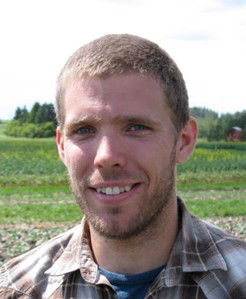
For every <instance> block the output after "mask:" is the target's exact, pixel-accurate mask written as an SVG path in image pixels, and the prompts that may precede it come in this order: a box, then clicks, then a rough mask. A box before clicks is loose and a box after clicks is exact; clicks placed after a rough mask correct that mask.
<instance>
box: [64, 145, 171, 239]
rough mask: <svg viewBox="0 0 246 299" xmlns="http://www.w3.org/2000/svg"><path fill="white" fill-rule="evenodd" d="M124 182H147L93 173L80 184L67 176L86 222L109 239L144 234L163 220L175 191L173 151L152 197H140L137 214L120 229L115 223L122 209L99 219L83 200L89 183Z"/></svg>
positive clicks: (135, 177)
mask: <svg viewBox="0 0 246 299" xmlns="http://www.w3.org/2000/svg"><path fill="white" fill-rule="evenodd" d="M124 178H128V179H133V181H136V180H140V181H141V180H143V179H146V177H145V176H144V177H143V176H142V175H139V174H135V175H133V174H132V173H129V172H127V171H123V170H117V171H112V172H110V173H103V172H101V173H100V174H99V173H97V174H95V173H94V174H91V175H88V176H84V177H83V178H82V180H81V177H80V179H79V178H77V177H76V175H75V174H73V173H70V174H69V179H70V185H71V188H72V191H73V194H74V196H75V199H76V202H77V203H78V205H79V207H80V209H81V211H82V212H83V213H84V215H85V218H86V220H87V222H88V223H89V224H90V225H91V226H92V228H93V229H94V230H95V231H96V232H97V233H99V234H100V235H101V236H104V237H106V238H109V239H115V240H127V239H130V238H132V237H135V236H137V235H140V234H141V233H144V232H146V231H147V230H148V228H150V227H151V226H152V227H153V226H154V225H155V223H156V224H157V225H158V220H159V219H160V218H161V217H163V214H164V217H165V212H166V211H167V207H168V205H169V203H170V201H171V198H172V195H173V191H174V187H175V151H174V150H173V151H172V153H171V156H170V160H169V164H168V167H167V168H165V169H163V171H162V173H161V174H160V178H159V181H158V183H157V184H156V186H155V188H154V190H153V191H152V192H151V193H148V194H147V193H146V194H144V195H143V197H142V199H141V202H139V204H138V207H137V213H136V214H135V215H134V216H133V217H131V219H130V220H129V221H128V222H127V223H125V225H124V227H122V223H121V222H120V221H119V220H117V215H120V213H121V208H120V207H108V208H107V209H108V210H107V212H108V215H111V216H112V217H110V216H108V217H107V218H105V217H101V216H100V214H98V213H96V212H95V210H94V209H93V208H92V207H91V205H90V202H89V200H88V199H87V196H86V189H87V186H88V185H90V183H91V182H92V181H97V182H98V181H99V180H100V181H104V182H107V181H110V180H113V181H117V180H119V181H120V180H121V179H124Z"/></svg>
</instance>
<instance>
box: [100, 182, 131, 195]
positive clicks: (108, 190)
mask: <svg viewBox="0 0 246 299" xmlns="http://www.w3.org/2000/svg"><path fill="white" fill-rule="evenodd" d="M136 185H137V184H132V185H127V186H114V187H104V188H96V189H95V190H96V192H97V193H101V194H105V195H118V194H121V193H124V192H129V191H131V190H132V188H134V187H135V186H136Z"/></svg>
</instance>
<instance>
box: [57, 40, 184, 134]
mask: <svg viewBox="0 0 246 299" xmlns="http://www.w3.org/2000/svg"><path fill="white" fill-rule="evenodd" d="M128 73H139V74H144V75H149V76H151V77H153V78H154V79H156V80H157V81H158V82H159V83H160V86H161V88H162V90H163V100H164V99H165V100H166V101H167V105H168V107H169V108H170V111H171V118H172V120H173V123H174V126H175V128H176V130H177V131H180V129H181V128H182V127H184V125H185V124H186V123H187V121H188V119H189V109H188V95H187V90H186V87H185V82H184V80H183V77H182V74H181V72H180V71H179V69H178V67H177V66H176V64H175V62H174V61H173V60H172V59H171V58H170V56H169V55H168V54H167V53H166V52H165V51H164V50H162V49H161V48H160V47H159V46H158V45H156V44H154V43H152V42H150V41H148V40H146V39H143V38H140V37H137V36H133V35H128V34H113V35H106V36H103V37H101V38H99V39H96V40H94V41H92V42H90V43H89V44H86V45H84V46H83V47H81V48H80V49H78V50H77V51H76V52H75V53H74V54H73V55H72V56H71V57H70V58H69V59H68V61H67V63H66V64H65V66H64V68H63V69H62V71H61V73H60V75H59V77H58V86H57V97H56V110H57V118H58V123H59V126H60V128H61V129H62V128H63V125H64V118H65V113H64V105H63V98H64V92H65V90H66V86H67V84H68V83H69V82H70V81H71V80H73V79H74V78H81V77H93V78H95V77H98V78H106V77H109V76H112V75H117V74H128Z"/></svg>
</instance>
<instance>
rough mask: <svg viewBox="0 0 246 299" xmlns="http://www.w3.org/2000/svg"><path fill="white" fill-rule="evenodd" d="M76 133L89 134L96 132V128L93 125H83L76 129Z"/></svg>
mask: <svg viewBox="0 0 246 299" xmlns="http://www.w3.org/2000/svg"><path fill="white" fill-rule="evenodd" d="M76 133H77V134H82V135H88V134H94V133H95V130H94V129H93V128H91V127H81V128H79V129H78V130H76Z"/></svg>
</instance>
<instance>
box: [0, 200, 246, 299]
mask: <svg viewBox="0 0 246 299" xmlns="http://www.w3.org/2000/svg"><path fill="white" fill-rule="evenodd" d="M179 206H180V211H181V219H182V220H181V225H180V229H179V233H178V235H177V238H176V241H175V244H174V246H173V249H172V252H171V254H170V257H169V260H168V263H167V265H166V268H165V269H164V270H163V271H162V272H161V273H160V274H159V275H158V276H157V277H156V279H155V281H154V283H153V284H152V286H151V287H150V289H149V291H148V293H147V294H146V296H145V298H149V299H150V298H166V299H177V298H185V299H193V298H199V299H200V298H210V299H223V298H236V299H239V298H246V243H245V242H244V241H240V240H237V239H236V238H234V237H232V236H231V235H229V234H227V233H225V232H223V231H221V230H219V229H218V228H216V227H215V226H213V225H211V224H208V223H206V222H204V221H202V220H199V219H198V218H196V217H195V216H193V215H192V214H190V213H189V212H188V211H187V210H186V208H185V206H184V204H183V202H182V201H180V200H179ZM153 254H155V253H154V252H153ZM0 298H4V299H10V298H22V299H24V298H25V299H27V298H33V299H39V298H52V299H58V298H59V299H61V298H81V299H83V298H86V299H92V298H104V299H107V298H108V299H112V298H117V295H116V294H115V292H114V290H113V288H112V286H111V284H110V283H109V281H108V280H107V279H106V277H104V276H103V275H102V274H101V273H100V271H99V270H98V265H97V264H96V263H95V262H94V260H93V257H92V253H91V249H90V246H89V238H88V229H87V225H86V223H85V221H84V220H83V221H82V224H81V225H78V226H76V227H74V228H73V229H71V230H69V231H67V232H66V233H64V234H62V235H60V236H57V237H55V238H53V239H51V240H50V241H48V242H46V243H45V244H43V245H41V246H39V247H37V248H35V249H33V250H31V251H29V252H27V253H25V254H23V255H21V256H19V257H16V258H14V259H12V260H11V261H9V262H8V263H6V264H5V265H4V266H3V267H2V268H1V270H0Z"/></svg>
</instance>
